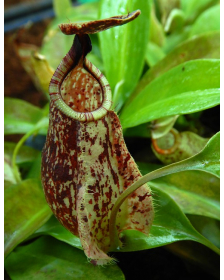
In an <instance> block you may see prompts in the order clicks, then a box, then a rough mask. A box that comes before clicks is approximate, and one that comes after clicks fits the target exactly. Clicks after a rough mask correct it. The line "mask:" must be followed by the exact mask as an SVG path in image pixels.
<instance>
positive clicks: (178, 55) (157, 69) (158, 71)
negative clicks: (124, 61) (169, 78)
mask: <svg viewBox="0 0 224 280" xmlns="http://www.w3.org/2000/svg"><path fill="white" fill-rule="evenodd" d="M219 57H220V33H219V32H211V33H209V34H203V35H200V36H197V37H194V38H192V39H189V40H188V41H186V42H184V43H182V44H181V45H180V46H178V47H176V48H175V49H174V50H173V51H172V52H171V53H169V54H168V55H167V56H166V57H165V58H164V59H162V60H161V61H159V62H158V63H157V64H156V65H155V66H154V67H153V68H151V69H149V70H148V71H147V72H146V73H145V75H144V76H143V78H142V79H141V80H140V82H139V84H138V86H137V88H136V90H135V91H134V93H133V94H132V95H131V97H130V98H129V100H128V101H127V103H130V101H131V100H132V99H133V98H134V97H135V96H136V95H137V94H138V93H140V92H141V91H142V90H143V89H144V88H145V87H146V86H147V85H148V84H149V83H150V82H151V81H153V80H154V79H155V78H157V77H159V76H160V75H162V74H163V73H165V72H167V71H168V70H170V69H171V68H173V67H175V66H177V65H179V64H181V63H183V62H185V61H189V60H194V59H199V58H213V59H214V58H219Z"/></svg>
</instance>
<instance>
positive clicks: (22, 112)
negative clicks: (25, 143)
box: [4, 97, 43, 135]
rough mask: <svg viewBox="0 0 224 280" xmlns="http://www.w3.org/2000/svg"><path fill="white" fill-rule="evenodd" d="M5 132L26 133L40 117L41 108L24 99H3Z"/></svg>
mask: <svg viewBox="0 0 224 280" xmlns="http://www.w3.org/2000/svg"><path fill="white" fill-rule="evenodd" d="M4 108H5V112H4V123H5V127H4V130H5V134H6V135H7V134H17V133H21V134H22V133H26V132H28V131H29V130H31V129H32V128H33V127H34V125H35V124H36V123H37V122H38V121H39V120H40V119H41V118H42V116H43V113H42V110H41V109H40V108H38V107H36V106H34V105H32V104H30V103H28V102H26V101H24V100H20V99H16V98H9V97H7V98H5V99H4Z"/></svg>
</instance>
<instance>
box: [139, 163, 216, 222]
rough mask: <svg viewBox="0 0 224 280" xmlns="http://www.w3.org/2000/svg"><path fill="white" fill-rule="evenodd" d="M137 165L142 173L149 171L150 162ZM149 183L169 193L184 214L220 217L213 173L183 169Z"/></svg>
mask: <svg viewBox="0 0 224 280" xmlns="http://www.w3.org/2000/svg"><path fill="white" fill-rule="evenodd" d="M138 166H139V169H140V170H141V172H142V174H143V175H145V174H147V173H148V172H150V171H151V170H150V169H151V165H150V164H147V163H138ZM149 184H150V186H155V187H158V188H159V189H161V190H163V191H164V192H166V193H167V194H169V195H170V196H171V197H172V198H173V200H175V202H176V203H177V204H178V205H179V206H180V208H181V209H182V211H183V212H184V213H186V214H195V215H202V216H206V217H211V218H215V219H219V218H220V182H219V178H217V177H216V176H214V175H211V174H209V173H205V172H201V171H184V172H181V173H174V174H171V175H168V176H166V177H163V178H159V179H156V180H153V181H151V182H150V183H149Z"/></svg>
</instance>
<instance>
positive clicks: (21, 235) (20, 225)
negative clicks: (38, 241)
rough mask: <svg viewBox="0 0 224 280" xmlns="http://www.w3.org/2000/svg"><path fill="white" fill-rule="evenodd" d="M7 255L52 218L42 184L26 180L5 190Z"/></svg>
mask: <svg viewBox="0 0 224 280" xmlns="http://www.w3.org/2000/svg"><path fill="white" fill-rule="evenodd" d="M4 205H5V255H8V254H9V253H10V252H11V251H12V250H13V249H14V248H15V247H16V246H17V245H18V244H19V243H21V242H22V241H23V240H25V239H26V238H27V237H28V236H29V235H31V234H32V233H33V232H34V231H35V230H37V229H38V228H39V227H41V226H42V225H43V224H44V223H45V222H46V221H47V220H48V219H49V217H50V216H51V214H52V213H51V210H50V208H49V206H48V205H47V203H46V201H45V197H44V194H43V191H42V189H41V187H40V184H39V182H38V181H36V180H31V179H30V180H25V181H22V182H21V183H20V184H17V185H11V186H10V187H7V189H6V190H5V200H4Z"/></svg>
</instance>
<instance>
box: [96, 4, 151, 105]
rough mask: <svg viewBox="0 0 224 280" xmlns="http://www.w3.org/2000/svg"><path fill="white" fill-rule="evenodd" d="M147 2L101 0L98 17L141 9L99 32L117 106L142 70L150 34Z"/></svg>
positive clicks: (128, 94) (107, 73)
mask: <svg viewBox="0 0 224 280" xmlns="http://www.w3.org/2000/svg"><path fill="white" fill-rule="evenodd" d="M150 2H151V1H149V0H145V1H136V0H119V1H113V0H109V1H102V2H101V9H100V18H108V17H111V16H115V15H120V14H128V11H130V12H132V11H134V10H137V9H140V10H141V15H140V16H139V17H138V18H137V19H135V20H134V21H133V22H130V23H128V24H126V25H124V26H119V27H116V28H111V29H108V30H106V31H104V32H101V33H99V38H100V46H101V52H102V57H103V62H104V67H105V73H106V77H107V79H108V81H109V83H110V86H111V89H112V92H113V102H114V106H115V107H116V108H117V110H119V108H121V106H122V105H123V103H124V101H125V99H126V98H127V97H128V96H130V94H131V92H132V91H133V89H134V88H135V86H136V85H137V82H138V80H139V77H140V75H141V73H142V70H143V65H144V59H145V53H146V47H147V43H148V38H149V15H150Z"/></svg>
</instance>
